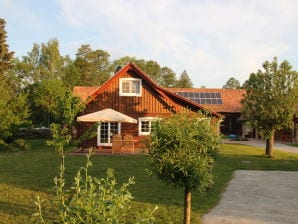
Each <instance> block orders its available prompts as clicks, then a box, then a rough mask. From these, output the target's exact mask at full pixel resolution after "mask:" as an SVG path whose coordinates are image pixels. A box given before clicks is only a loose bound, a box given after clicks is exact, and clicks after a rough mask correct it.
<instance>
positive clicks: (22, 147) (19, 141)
mask: <svg viewBox="0 0 298 224" xmlns="http://www.w3.org/2000/svg"><path fill="white" fill-rule="evenodd" d="M14 143H15V145H16V147H17V148H18V149H20V150H23V151H25V150H28V149H29V145H28V144H27V143H26V141H25V140H24V139H21V138H18V139H16V140H14Z"/></svg>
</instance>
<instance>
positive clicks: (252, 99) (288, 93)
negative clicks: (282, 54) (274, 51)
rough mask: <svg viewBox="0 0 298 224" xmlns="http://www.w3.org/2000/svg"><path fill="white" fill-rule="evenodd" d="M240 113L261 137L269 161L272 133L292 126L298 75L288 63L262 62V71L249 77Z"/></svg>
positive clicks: (274, 60) (297, 90) (297, 93)
mask: <svg viewBox="0 0 298 224" xmlns="http://www.w3.org/2000/svg"><path fill="white" fill-rule="evenodd" d="M246 90H247V91H246V96H245V98H244V99H243V101H242V104H243V109H242V113H243V116H244V118H246V120H247V121H248V122H249V124H250V125H251V126H252V127H254V128H256V129H257V130H258V131H260V132H261V133H263V134H264V136H265V139H266V150H265V154H266V155H267V156H269V157H272V155H273V152H272V148H273V143H274V133H275V131H276V130H281V129H283V128H290V127H292V125H293V117H294V113H295V105H296V104H297V99H298V74H297V72H296V71H294V70H293V69H292V66H291V65H290V64H289V62H287V61H283V62H282V63H281V64H278V62H277V58H276V57H275V58H274V59H273V61H272V62H269V61H265V62H264V63H263V70H258V71H257V72H256V73H251V74H250V77H249V80H248V81H247V82H246Z"/></svg>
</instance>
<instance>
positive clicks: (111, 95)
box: [78, 63, 221, 150]
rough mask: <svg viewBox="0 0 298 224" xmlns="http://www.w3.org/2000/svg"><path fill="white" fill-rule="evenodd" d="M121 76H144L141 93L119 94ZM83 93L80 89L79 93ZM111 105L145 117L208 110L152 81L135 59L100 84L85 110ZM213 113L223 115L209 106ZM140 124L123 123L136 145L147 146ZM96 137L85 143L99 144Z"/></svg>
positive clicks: (81, 125)
mask: <svg viewBox="0 0 298 224" xmlns="http://www.w3.org/2000/svg"><path fill="white" fill-rule="evenodd" d="M121 78H137V79H141V80H142V89H141V91H142V92H141V96H120V95H119V82H120V81H119V80H120V79H121ZM78 94H79V95H80V93H78ZM106 108H111V109H114V110H116V111H119V112H121V113H123V114H126V115H128V116H131V117H133V118H135V119H137V120H138V119H139V118H142V117H166V116H169V115H170V114H171V113H179V112H182V111H184V110H191V111H194V112H198V111H205V110H206V111H207V109H206V108H204V107H203V106H201V105H199V104H197V103H195V102H193V101H190V100H187V99H185V98H183V97H180V96H178V95H176V94H174V93H172V92H171V91H169V90H166V89H164V88H162V87H160V86H159V85H157V84H156V83H155V82H154V81H152V80H151V79H150V78H149V77H148V76H147V75H146V74H145V73H144V72H143V71H141V69H139V68H138V67H137V66H135V65H134V64H132V63H129V64H127V65H126V66H125V67H123V68H122V69H121V70H120V71H119V72H118V73H116V74H115V75H114V76H113V77H112V78H110V79H109V80H108V81H107V82H106V83H104V84H103V85H102V86H100V87H99V88H97V89H96V90H95V91H94V92H93V93H92V94H91V95H90V97H89V99H87V106H86V109H85V111H84V113H83V114H89V113H92V112H95V111H99V110H103V109H106ZM208 111H209V112H210V114H211V116H214V117H215V118H220V117H221V115H219V114H218V113H215V112H212V111H210V110H208ZM91 125H92V124H91V123H79V124H78V134H79V135H80V134H82V133H83V132H84V131H85V130H86V128H88V127H90V126H91ZM138 128H139V127H138V124H129V123H122V124H121V134H122V135H127V134H130V135H133V136H134V140H135V148H136V149H138V150H143V149H144V148H145V140H146V136H139V135H138ZM96 142H97V140H96V138H93V139H91V140H89V141H87V142H85V143H84V146H85V147H86V146H96Z"/></svg>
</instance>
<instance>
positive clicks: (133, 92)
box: [119, 78, 142, 96]
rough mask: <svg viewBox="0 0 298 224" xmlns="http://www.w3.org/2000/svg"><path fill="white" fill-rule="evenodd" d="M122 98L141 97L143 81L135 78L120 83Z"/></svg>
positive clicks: (125, 79)
mask: <svg viewBox="0 0 298 224" xmlns="http://www.w3.org/2000/svg"><path fill="white" fill-rule="evenodd" d="M119 85H120V86H119V90H120V92H119V95H120V96H141V95H142V89H141V86H142V80H141V79H134V78H123V79H120V82H119Z"/></svg>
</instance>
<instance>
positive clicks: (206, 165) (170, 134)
mask: <svg viewBox="0 0 298 224" xmlns="http://www.w3.org/2000/svg"><path fill="white" fill-rule="evenodd" d="M177 127H179V128H177ZM219 146H220V144H219V138H218V136H217V135H216V133H215V128H214V127H212V125H211V118H208V117H206V116H204V115H202V114H191V113H182V114H173V115H172V116H170V117H168V118H163V119H160V120H157V121H155V122H153V125H152V131H151V134H150V149H149V160H150V164H151V171H152V173H154V174H155V175H157V177H158V178H159V179H161V180H162V181H165V182H168V183H171V184H174V185H175V186H177V187H184V190H185V195H184V198H185V213H184V214H185V216H184V223H189V222H190V202H191V191H192V190H199V191H200V192H203V191H205V190H206V188H208V187H209V186H210V185H211V184H212V166H213V158H214V157H215V155H216V153H217V151H218V149H219Z"/></svg>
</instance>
